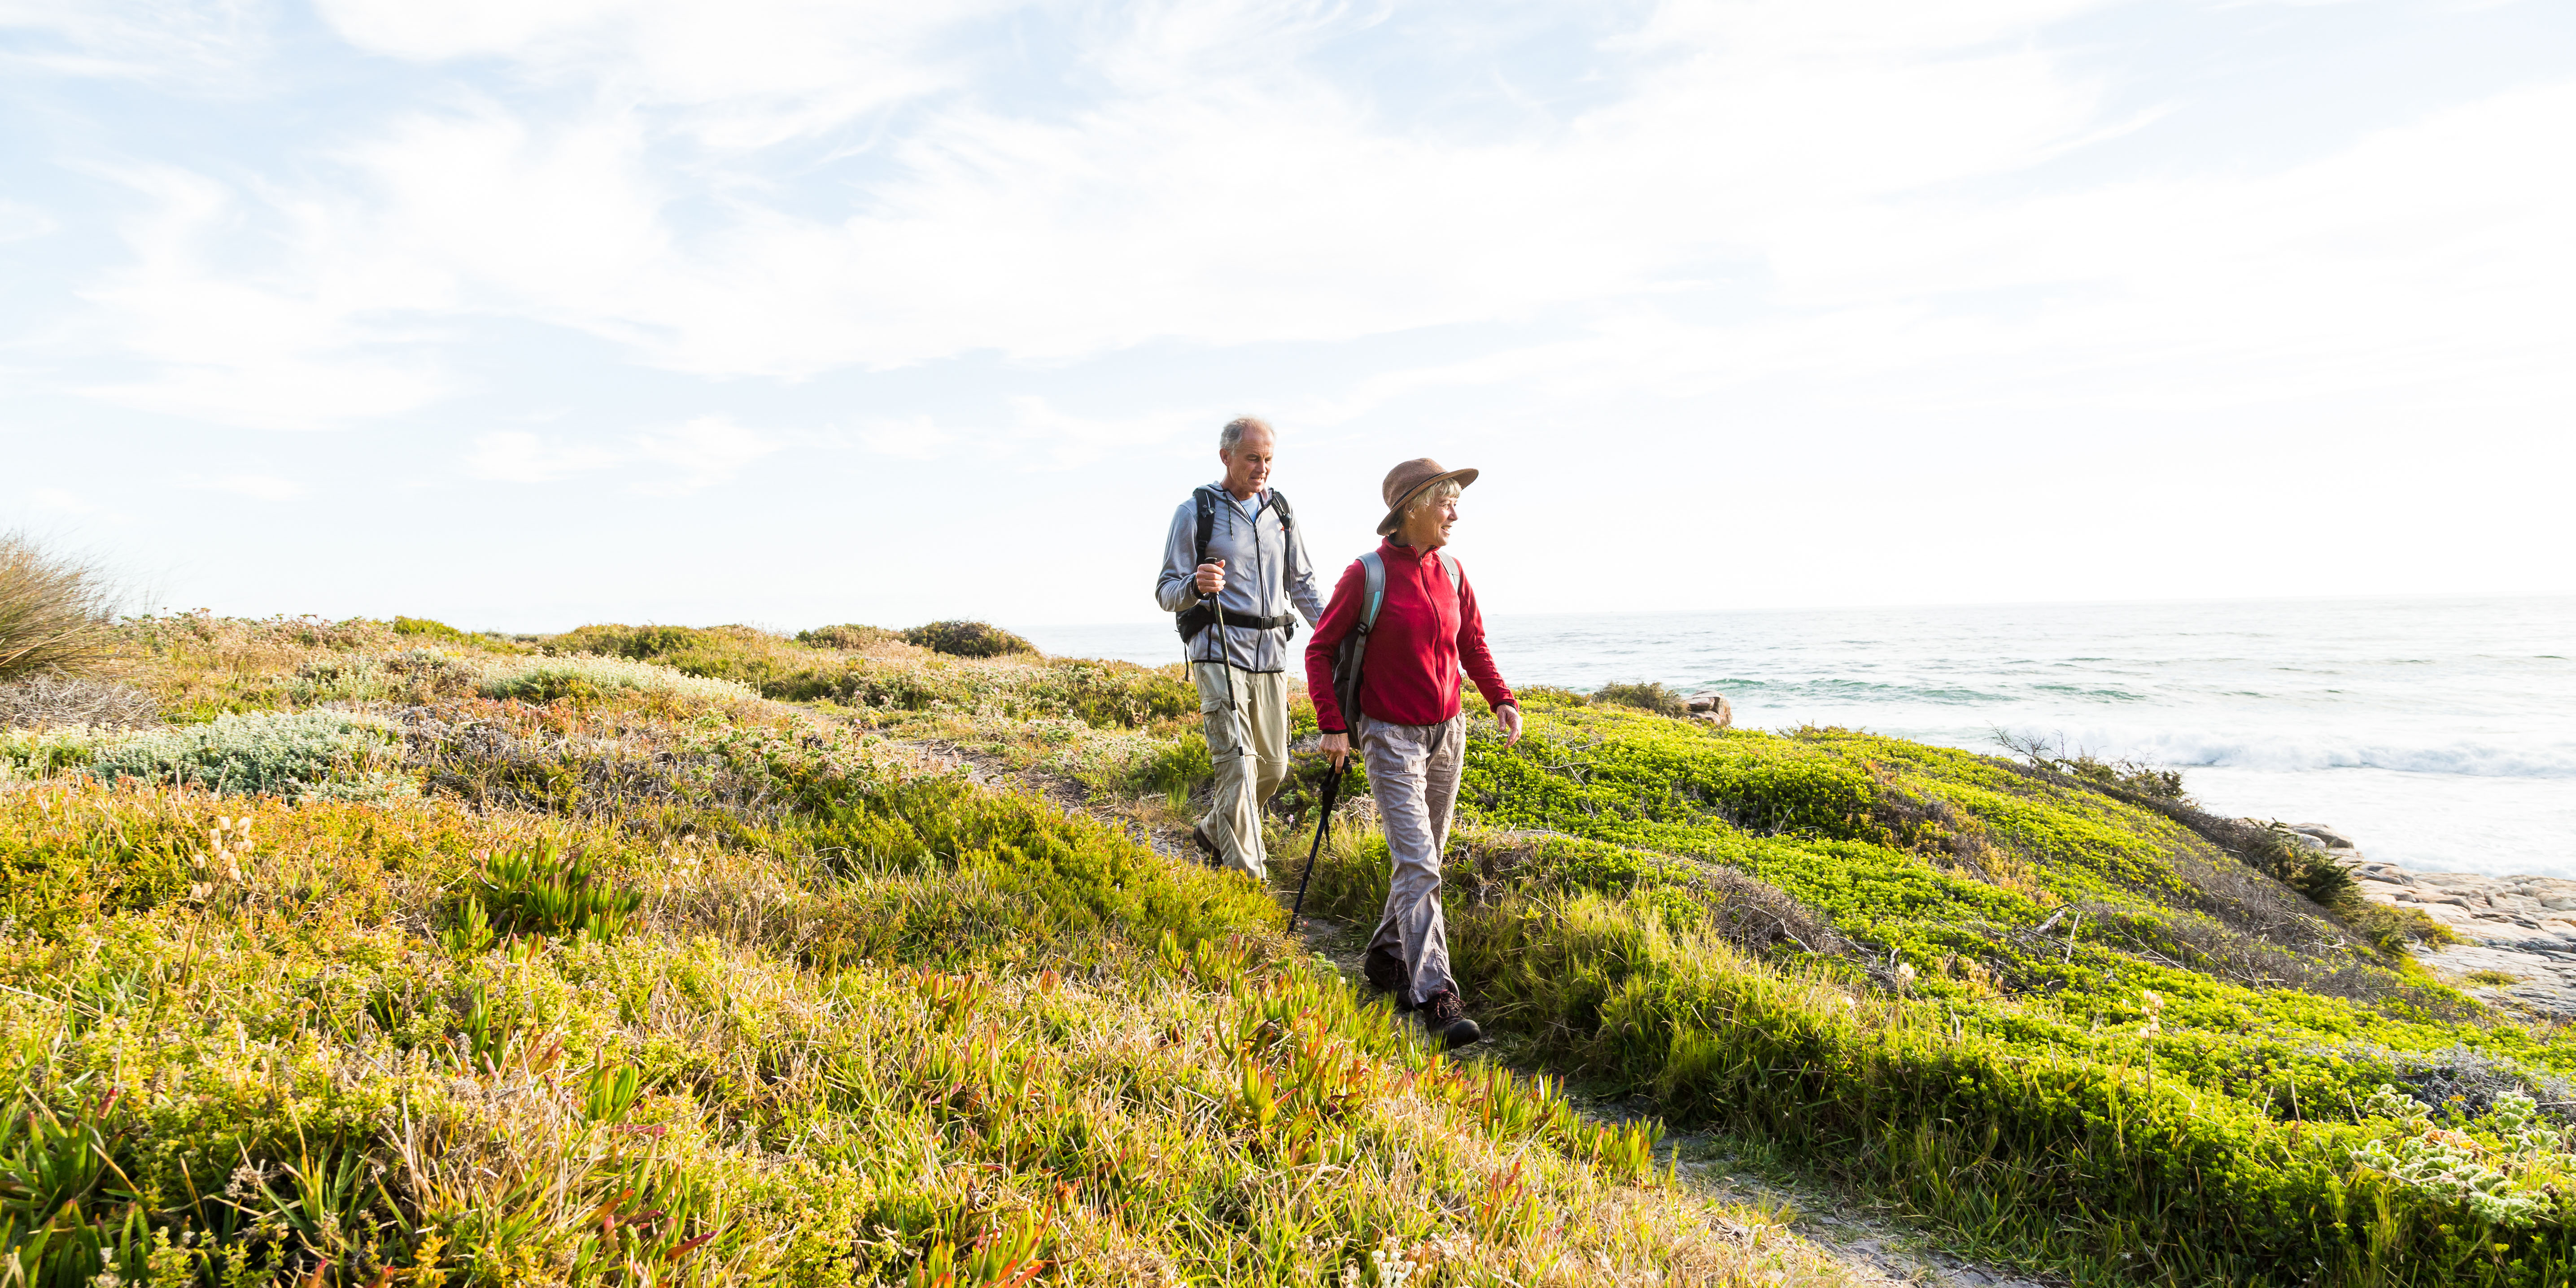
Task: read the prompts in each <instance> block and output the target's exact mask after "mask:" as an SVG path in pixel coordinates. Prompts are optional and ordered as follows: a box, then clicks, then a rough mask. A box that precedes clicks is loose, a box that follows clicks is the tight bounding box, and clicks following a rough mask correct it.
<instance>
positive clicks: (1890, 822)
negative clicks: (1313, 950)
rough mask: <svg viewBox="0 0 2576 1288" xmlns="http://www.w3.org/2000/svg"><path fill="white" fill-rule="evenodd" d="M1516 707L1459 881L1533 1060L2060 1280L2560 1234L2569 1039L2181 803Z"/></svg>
mask: <svg viewBox="0 0 2576 1288" xmlns="http://www.w3.org/2000/svg"><path fill="white" fill-rule="evenodd" d="M1530 716H1531V718H1530V734H1529V737H1528V738H1527V739H1526V740H1525V741H1524V742H1523V744H1522V745H1521V746H1519V747H1517V748H1511V749H1505V748H1504V747H1502V746H1501V744H1500V742H1499V740H1498V739H1496V738H1493V737H1491V736H1490V735H1479V736H1478V738H1477V740H1476V741H1475V742H1474V743H1473V744H1472V745H1471V750H1470V763H1469V768H1468V772H1467V775H1466V779H1465V784H1464V786H1463V788H1462V817H1463V819H1464V820H1465V821H1466V822H1467V823H1468V824H1470V825H1471V830H1470V831H1469V833H1468V834H1467V835H1466V836H1465V837H1464V838H1462V842H1461V846H1460V852H1459V853H1458V855H1457V856H1456V857H1455V858H1454V859H1453V862H1454V863H1456V864H1457V865H1458V871H1457V873H1456V875H1455V877H1454V878H1453V880H1452V881H1451V883H1450V887H1451V888H1450V891H1449V915H1450V918H1451V922H1450V925H1451V935H1452V940H1453V952H1454V955H1455V959H1456V963H1457V966H1458V969H1459V972H1460V974H1461V976H1462V979H1463V980H1464V981H1465V987H1466V991H1467V992H1468V993H1469V994H1470V995H1471V996H1473V997H1475V998H1476V999H1478V1001H1479V1002H1480V1004H1481V1005H1482V1007H1483V1009H1484V1013H1485V1014H1487V1015H1489V1016H1490V1017H1491V1018H1492V1020H1493V1021H1494V1022H1495V1023H1496V1024H1497V1025H1499V1026H1500V1027H1502V1028H1504V1029H1505V1030H1507V1031H1510V1032H1513V1033H1517V1034H1520V1035H1523V1036H1524V1037H1525V1038H1526V1040H1527V1041H1529V1042H1530V1044H1531V1045H1532V1047H1533V1048H1534V1050H1535V1051H1537V1052H1538V1053H1539V1054H1540V1055H1541V1057H1542V1058H1544V1059H1546V1060H1548V1061H1550V1062H1552V1063H1555V1064H1557V1065H1558V1066H1560V1067H1562V1068H1565V1069H1567V1070H1569V1071H1571V1072H1574V1073H1576V1074H1578V1075H1581V1076H1585V1077H1588V1078H1593V1079H1598V1080H1601V1081H1603V1082H1605V1083H1607V1084H1609V1085H1611V1086H1614V1087H1628V1088H1635V1089H1638V1090H1641V1091H1645V1092H1649V1093H1651V1094H1652V1095H1653V1096H1655V1098H1656V1099H1657V1100H1658V1101H1659V1102H1660V1103H1661V1104H1662V1105H1663V1106H1664V1107H1665V1108H1666V1109H1667V1110H1668V1111H1670V1112H1672V1113H1674V1114H1676V1115H1678V1116H1680V1117H1682V1118H1684V1119H1687V1120H1693V1121H1701V1122H1708V1123H1713V1124H1717V1125H1721V1126H1723V1127H1726V1128H1728V1129H1731V1130H1734V1131H1737V1132H1741V1133H1744V1134H1746V1135H1748V1136H1751V1137H1755V1138H1759V1139H1763V1140H1767V1141H1771V1142H1775V1143H1777V1144H1779V1145H1781V1146H1783V1147H1786V1148H1788V1149H1790V1150H1791V1151H1792V1152H1794V1153H1796V1154H1797V1155H1799V1156H1802V1157H1804V1158H1807V1159H1809V1160H1812V1161H1814V1162H1816V1163H1817V1164H1819V1165H1821V1166H1824V1167H1826V1168H1828V1169H1830V1170H1833V1171H1836V1172H1839V1173H1842V1174H1844V1175H1846V1176H1849V1177H1851V1178H1853V1179H1854V1180H1857V1181H1860V1182H1862V1183H1865V1184H1868V1185H1871V1186H1873V1187H1880V1188H1886V1189H1892V1190H1894V1191H1897V1192H1899V1193H1901V1194H1902V1195H1903V1196H1904V1197H1905V1198H1906V1199H1907V1200H1908V1201H1909V1202H1911V1203H1912V1204H1913V1205H1914V1206H1915V1207H1916V1208H1917V1210H1919V1211H1920V1212H1922V1213H1925V1214H1927V1215H1929V1216H1932V1217H1934V1218H1937V1219H1939V1220H1941V1221H1943V1222H1945V1223H1948V1224H1950V1225H1952V1226H1954V1227H1956V1228H1959V1229H1961V1230H1963V1231H1965V1232H1967V1233H1969V1234H1971V1235H1972V1236H1975V1237H1977V1238H1978V1239H1980V1240H1982V1241H1984V1242H1987V1243H1989V1244H1992V1245H1995V1246H2000V1247H2010V1248H2019V1249H2022V1250H2023V1255H2025V1256H2026V1257H2029V1258H2031V1259H2033V1260H2035V1261H2037V1262H2038V1263H2040V1264H2043V1265H2048V1266H2052V1267H2054V1268H2057V1269H2060V1270H2063V1271H2066V1272H2069V1273H2074V1274H2077V1275H2079V1276H2080V1277H2084V1278H2104V1279H2122V1278H2138V1279H2148V1280H2161V1281H2166V1282H2174V1283H2213V1282H2270V1283H2294V1282H2296V1283H2306V1282H2318V1283H2422V1284H2436V1283H2516V1284H2521V1283H2530V1284H2540V1283H2555V1282H2561V1281H2563V1280H2564V1279H2565V1278H2566V1277H2567V1276H2568V1274H2569V1273H2570V1272H2571V1270H2576V1244H2571V1241H2570V1240H2569V1239H2568V1237H2567V1234H2566V1230H2567V1225H2566V1220H2567V1217H2568V1215H2569V1214H2568V1212H2567V1210H2566V1207H2565V1203H2566V1202H2567V1200H2566V1199H2565V1198H2564V1197H2563V1195H2564V1191H2565V1187H2566V1184H2567V1178H2568V1176H2569V1174H2570V1171H2571V1170H2576V1159H2571V1158H2570V1157H2569V1156H2568V1155H2567V1154H2566V1153H2565V1152H2564V1141H2563V1129H2564V1125H2565V1121H2566V1119H2565V1107H2564V1104H2563V1103H2562V1104H2560V1105H2559V1106H2557V1107H2555V1108H2553V1109H2551V1110H2549V1111H2548V1112H2549V1113H2550V1114H2551V1115H2554V1117H2553V1118H2552V1119H2551V1120H2550V1121H2549V1122H2548V1123H2547V1124H2546V1125H2544V1126H2540V1127H2535V1126H2534V1125H2533V1124H2534V1123H2535V1122H2537V1121H2540V1120H2539V1119H2537V1118H2536V1117H2535V1106H2536V1105H2537V1104H2538V1103H2540V1102H2548V1101H2553V1100H2554V1101H2559V1102H2565V1101H2568V1100H2569V1099H2571V1097H2569V1096H2568V1095H2567V1094H2565V1089H2564V1086H2563V1084H2561V1083H2559V1082H2558V1081H2557V1075H2558V1073H2559V1072H2561V1071H2563V1070H2565V1069H2567V1068H2568V1067H2570V1065H2571V1064H2576V1041H2571V1040H2570V1038H2569V1037H2568V1036H2567V1035H2565V1034H2562V1033H2560V1032H2559V1031H2557V1030H2556V1029H2555V1027H2554V1026H2550V1025H2546V1024H2534V1023H2517V1022H2512V1021H2510V1020H2508V1019H2506V1018H2504V1017H2500V1016H2497V1015H2495V1014H2493V1013H2491V1012H2489V1011H2487V1010H2486V1009H2485V1008H2484V1007H2482V1006H2480V1005H2479V1004H2478V1003H2476V1002H2474V1001H2472V1000H2471V999H2469V998H2467V997H2466V996H2464V995H2463V994H2461V993H2459V992H2458V991H2457V990H2455V989H2453V988H2451V987H2449V986H2447V985H2445V984H2443V983H2441V982H2439V981H2437V980H2435V979H2433V978H2431V977H2430V976H2428V975H2426V974H2425V973H2424V972H2423V971H2422V970H2421V969H2419V968H2417V967H2416V966H2414V965H2413V963H2412V962H2411V961H2410V960H2409V959H2408V956H2407V955H2406V953H2405V952H2404V951H2403V945H2402V943H2401V942H2391V935H2390V933H2389V930H2390V927H2389V926H2388V925H2386V924H2385V923H2383V922H2382V921H2379V920H2375V919H2374V918H2373V917H2372V916H2370V915H2369V914H2368V912H2367V910H2365V909H2361V908H2358V907H2355V906H2352V905H2351V904H2349V903H2347V904H2343V905H2339V906H2336V907H2328V906H2323V905H2319V904H2317V903H2314V902H2312V901H2310V900H2308V899H2307V898H2305V897H2303V896H2301V895H2299V894H2297V893H2296V892H2294V891H2292V890H2291V889H2290V888H2289V887H2287V886H2285V885H2283V884H2282V883H2281V882H2279V881H2277V880H2274V879H2272V878H2271V877H2269V876H2267V875H2265V874H2264V873H2262V872H2260V871H2257V870H2256V869H2255V868H2254V867H2252V866H2249V865H2248V864H2247V862H2246V861H2245V859H2244V857H2243V856H2240V855H2238V854H2235V853H2231V852H2229V851H2228V850H2226V849H2223V848H2221V847H2220V846H2218V845H2215V844H2212V843H2211V842H2210V841H2209V840H2207V839H2205V838H2204V837H2203V836H2202V835H2201V834H2200V833H2199V832H2197V831H2195V830H2194V829H2193V828H2192V827H2188V826H2185V825H2184V823H2182V822H2178V821H2177V818H2178V817H2181V818H2191V817H2192V816H2193V815H2192V812H2191V811H2189V810H2187V809H2184V808H2181V807H2178V806H2175V805H2173V804H2171V803H2170V802H2168V803H2165V804H2164V806H2163V807H2162V808H2157V807H2155V803H2154V802H2144V803H2142V802H2139V801H2136V800H2132V799H2123V798H2122V794H2120V793H2116V792H2114V791H2110V790H2106V789H2105V788H2104V787H2103V786H2102V785H2100V784H2097V783H2090V782H2086V781H2083V780H2080V779H2076V778H2070V777H2066V776H2063V775H2059V774H2055V773H2050V772H2047V771H2045V770H2034V769H2031V768H2029V767H2027V766H2016V765H2013V764H2011V763H2008V762H2005V761H2002V760H1998V759H1996V758H1992V757H1984V756H1977V755H1972V754H1968V753H1964V752H1958V751H1952V750H1948V749H1943V748H1935V747H1928V746H1924V745H1921V744H1915V743H1908V742H1904V741H1901V740H1897V739H1890V738H1881V737H1876V736H1872V735H1868V734H1862V733H1854V732H1848V731H1842V730H1807V731H1802V732H1800V733H1798V734H1796V735H1793V736H1782V735H1775V734H1764V733H1753V732H1743V731H1718V730H1715V729H1711V728H1708V727H1706V726H1704V725H1699V724H1695V723H1692V722H1689V721H1684V720H1673V719H1668V718H1664V717H1660V716H1654V715H1649V714H1646V713H1643V712H1638V711H1632V710H1624V709H1619V708H1613V707H1598V706H1586V705H1581V704H1579V703H1576V702H1568V701H1564V700H1559V699H1552V698H1547V697H1541V698H1539V699H1537V700H1535V701H1533V702H1532V707H1531V713H1530ZM2206 822H2207V823H2209V824H2217V823H2220V822H2223V821H2221V820H2206ZM2212 830H2221V831H2222V834H2225V833H2224V831H2223V829H2217V828H2213V829H2212ZM2258 848H2259V847H2258ZM2256 857H2258V858H2259V857H2260V856H2259V855H2258V856H2256ZM1383 861H1384V860H1383V849H1382V844H1371V843H1370V842H1368V841H1367V840H1365V839H1364V838H1363V839H1361V840H1359V841H1358V842H1357V843H1355V844H1350V845H1344V846H1340V847H1337V848H1336V851H1335V856H1334V860H1333V862H1332V864H1331V866H1330V867H1328V869H1327V871H1326V872H1325V873H1324V874H1323V875H1319V876H1318V878H1317V881H1316V889H1317V894H1318V896H1320V898H1321V901H1322V906H1324V907H1327V908H1330V909H1334V910H1337V911H1340V912H1343V913H1347V914H1358V913H1361V912H1362V911H1363V910H1366V909H1369V908H1371V907H1372V906H1373V902H1374V900H1375V899H1377V898H1380V897H1382V894H1383V890H1384V877H1383V875H1382V873H1383V867H1382V866H1381V865H1382V864H1383ZM2356 923H2358V924H2356ZM2400 929H2402V928H2400ZM2427 933H2429V932H2427ZM2391 1088H2393V1089H2394V1090H2393V1091H2391V1090H2383V1089H2391Z"/></svg>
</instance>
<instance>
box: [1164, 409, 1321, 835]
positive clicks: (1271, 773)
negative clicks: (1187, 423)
mask: <svg viewBox="0 0 2576 1288" xmlns="http://www.w3.org/2000/svg"><path fill="white" fill-rule="evenodd" d="M1275 441H1276V436H1275V435H1273V434H1272V433H1271V432H1270V426H1269V425H1268V424H1267V423H1265V422H1263V421H1261V420H1259V419H1256V418H1254V417H1251V416H1244V417H1240V418H1238V419H1235V420H1232V421H1228V422H1227V423H1226V426H1225V428H1224V429H1223V430H1221V431H1219V432H1218V434H1217V440H1216V458H1217V460H1219V461H1221V462H1223V463H1224V465H1225V477H1223V478H1222V479H1219V480H1218V481H1216V482H1214V483H1210V484H1206V485H1204V486H1202V487H1200V488H1199V489H1198V490H1197V491H1196V492H1193V493H1192V494H1191V495H1190V499H1189V500H1187V501H1183V502H1181V508H1179V509H1178V510H1175V511H1173V512H1172V531H1171V535H1170V537H1169V539H1167V540H1165V541H1164V543H1163V574H1162V576H1161V578H1160V579H1158V580H1157V581H1156V582H1155V583H1154V600H1155V602H1156V603H1158V604H1160V605H1162V607H1163V611H1165V612H1167V613H1177V614H1179V622H1178V624H1179V626H1180V630H1181V639H1182V641H1183V644H1184V648H1185V651H1186V652H1187V654H1188V656H1189V660H1190V678H1192V679H1193V680H1196V681H1197V682H1198V686H1199V713H1200V717H1201V719H1202V720H1204V721H1205V723H1206V727H1207V744H1208V755H1209V758H1210V759H1212V760H1214V761H1215V762H1216V796H1215V799H1213V800H1211V801H1210V802H1209V804H1208V814H1207V817H1206V818H1204V819H1201V820H1200V821H1199V824H1198V826H1197V827H1196V828H1194V829H1193V830H1192V836H1193V838H1194V839H1195V840H1196V841H1197V842H1198V846H1199V850H1200V851H1201V852H1202V853H1204V854H1205V855H1207V856H1208V859H1209V861H1210V862H1211V863H1214V864H1216V865H1217V866H1220V867H1225V868H1231V869H1233V870H1235V871H1237V872H1243V873H1248V874H1250V875H1252V876H1254V877H1260V878H1265V879H1266V878H1267V877H1268V876H1269V871H1270V869H1269V864H1268V861H1267V852H1266V851H1265V850H1264V849H1263V848H1262V844H1261V805H1262V802H1264V801H1267V800H1269V799H1270V794H1271V793H1272V792H1275V791H1277V790H1279V784H1280V783H1281V782H1282V781H1284V780H1285V779H1286V778H1287V777H1288V641H1289V639H1290V638H1292V637H1293V636H1295V634H1296V632H1297V619H1296V617H1294V616H1291V615H1290V613H1289V608H1290V606H1291V605H1292V604H1293V605H1294V606H1295V608H1296V611H1297V613H1299V614H1302V615H1304V617H1305V619H1306V622H1307V624H1308V625H1310V626H1311V625H1313V624H1314V621H1315V619H1316V618H1318V617H1320V616H1322V615H1323V612H1324V600H1323V597H1322V596H1321V595H1319V594H1318V593H1316V590H1315V565H1314V564H1313V563H1312V562H1310V561H1309V560H1308V559H1307V558H1306V543H1305V541H1304V540H1303V539H1301V538H1300V537H1299V536H1298V535H1297V530H1296V515H1295V514H1294V513H1293V512H1292V511H1290V509H1289V508H1288V498H1287V497H1284V496H1282V495H1280V494H1279V493H1278V492H1277V491H1276V490H1274V489H1272V488H1271V486H1270V462H1271V457H1272V453H1273V450H1274V449H1273V443H1274V442H1275Z"/></svg>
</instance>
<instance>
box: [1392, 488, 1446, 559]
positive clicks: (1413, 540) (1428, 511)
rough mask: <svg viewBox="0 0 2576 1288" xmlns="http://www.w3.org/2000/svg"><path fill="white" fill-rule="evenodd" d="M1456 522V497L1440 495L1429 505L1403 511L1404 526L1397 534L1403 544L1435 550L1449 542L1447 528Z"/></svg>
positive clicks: (1418, 548)
mask: <svg viewBox="0 0 2576 1288" xmlns="http://www.w3.org/2000/svg"><path fill="white" fill-rule="evenodd" d="M1457 522H1458V498H1457V497H1455V496H1446V497H1442V498H1441V499H1439V500H1438V501H1435V502H1433V503H1431V504H1430V505H1419V506H1415V507H1414V508H1412V509H1411V510H1408V511H1406V512H1405V515H1404V526H1403V527H1401V528H1400V529H1398V530H1397V535H1398V536H1401V537H1403V538H1404V544H1406V545H1408V546H1411V547H1413V548H1414V549H1416V550H1437V549H1439V548H1440V547H1442V546H1445V545H1447V544H1449V529H1450V527H1451V526H1452V525H1454V524H1456V523H1457Z"/></svg>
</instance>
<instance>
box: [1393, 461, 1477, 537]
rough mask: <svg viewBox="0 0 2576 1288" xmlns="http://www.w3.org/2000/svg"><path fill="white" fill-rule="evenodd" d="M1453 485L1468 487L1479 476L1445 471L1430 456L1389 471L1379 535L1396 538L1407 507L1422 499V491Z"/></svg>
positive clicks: (1407, 462)
mask: <svg viewBox="0 0 2576 1288" xmlns="http://www.w3.org/2000/svg"><path fill="white" fill-rule="evenodd" d="M1450 481H1455V482H1456V483H1457V484H1458V486H1460V487H1465V486H1467V485H1468V484H1470V483H1473V482H1475V481H1476V472H1475V471H1474V470H1444V469H1442V468H1440V462H1438V461H1435V460H1433V459H1431V458H1430V457H1428V456H1421V457H1416V458H1414V459H1413V460H1409V461H1406V462H1405V463H1404V464H1402V465H1398V466H1396V467H1395V468H1394V469H1391V470H1388V471H1387V472H1386V487H1385V488H1384V491H1385V493H1386V517H1385V518H1383V519H1380V520H1378V522H1377V534H1378V535H1379V536H1381V537H1391V536H1394V535H1395V530H1396V529H1397V528H1398V527H1400V526H1402V525H1403V523H1404V507H1406V506H1408V505H1411V504H1412V503H1413V498H1415V497H1417V496H1420V495H1422V491H1423V489H1424V488H1427V487H1430V486H1431V485H1432V484H1434V483H1443V482H1450Z"/></svg>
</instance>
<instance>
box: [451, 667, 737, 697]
mask: <svg viewBox="0 0 2576 1288" xmlns="http://www.w3.org/2000/svg"><path fill="white" fill-rule="evenodd" d="M480 688H481V691H482V693H483V695H484V696H485V697H491V698H516V699H518V700H519V701H522V702H554V701H557V700H559V699H563V698H570V699H573V700H574V701H576V702H591V701H597V700H599V699H600V698H603V697H606V696H608V695H610V694H613V693H617V692H620V691H623V690H640V691H644V692H649V693H668V694H672V695H674V696H677V697H683V698H694V699H697V700H699V701H704V702H740V701H743V700H746V699H749V698H756V697H758V696H760V695H759V694H758V693H756V692H754V691H753V690H752V689H750V688H749V687H747V686H745V685H741V684H737V683H735V682H734V681H731V680H717V679H710V678H707V677H704V676H695V675H686V674H683V673H681V672H680V671H677V670H674V669H673V668H671V667H667V666H655V665H653V664H652V663H650V662H637V661H631V660H629V659H626V658H622V657H532V658H526V659H523V660H517V661H504V662H499V663H496V664H494V665H493V666H491V667H490V668H489V669H487V670H485V671H484V672H483V681H482V684H481V686H480Z"/></svg>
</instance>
